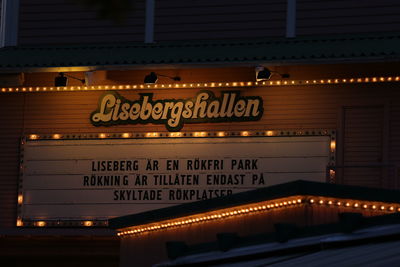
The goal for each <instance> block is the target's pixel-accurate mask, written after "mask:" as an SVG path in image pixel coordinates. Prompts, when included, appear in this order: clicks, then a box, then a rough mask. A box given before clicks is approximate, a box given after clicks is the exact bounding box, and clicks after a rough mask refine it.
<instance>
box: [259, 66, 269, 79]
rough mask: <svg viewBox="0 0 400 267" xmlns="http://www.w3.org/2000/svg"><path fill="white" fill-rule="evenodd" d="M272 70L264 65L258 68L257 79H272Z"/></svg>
mask: <svg viewBox="0 0 400 267" xmlns="http://www.w3.org/2000/svg"><path fill="white" fill-rule="evenodd" d="M271 76H272V72H271V71H270V70H269V69H267V68H264V67H261V68H259V67H257V68H256V81H265V80H269V79H271Z"/></svg>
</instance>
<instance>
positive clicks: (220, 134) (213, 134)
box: [16, 129, 336, 227]
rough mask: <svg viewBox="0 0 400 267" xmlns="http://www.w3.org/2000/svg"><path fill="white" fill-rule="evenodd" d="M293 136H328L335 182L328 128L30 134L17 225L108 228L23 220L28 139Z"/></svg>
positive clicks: (333, 133) (102, 222)
mask: <svg viewBox="0 0 400 267" xmlns="http://www.w3.org/2000/svg"><path fill="white" fill-rule="evenodd" d="M282 136H285V137H293V136H328V137H330V145H329V146H330V147H329V148H330V154H329V163H328V166H327V177H326V181H327V182H330V183H334V182H335V178H336V177H335V175H336V173H335V170H334V168H335V161H336V131H335V130H327V129H322V130H321V129H307V130H287V129H285V130H272V129H271V130H264V131H260V130H259V131H202V132H146V133H139V132H138V133H136V132H125V133H76V134H74V133H65V134H57V133H56V134H28V135H25V136H24V137H23V138H22V139H21V154H20V176H19V186H18V189H19V190H18V197H17V203H18V208H17V221H16V226H18V227H107V226H108V221H107V220H70V221H69V220H54V219H53V220H23V219H22V205H23V191H24V190H23V169H24V160H23V159H24V145H25V144H26V142H32V141H40V140H99V139H148V138H226V137H229V138H235V137H255V138H257V137H282Z"/></svg>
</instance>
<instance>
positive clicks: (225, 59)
mask: <svg viewBox="0 0 400 267" xmlns="http://www.w3.org/2000/svg"><path fill="white" fill-rule="evenodd" d="M399 55H400V33H377V34H371V33H368V34H357V35H334V36H332V35H331V36H307V37H298V38H274V39H248V40H247V39H246V40H245V39H244V40H217V41H196V42H172V43H153V44H143V43H139V44H138V43H116V44H92V45H87V44H77V45H65V44H63V45H48V46H17V47H5V48H2V49H0V71H1V72H24V71H58V70H57V68H76V69H75V70H77V71H78V70H81V71H86V70H95V69H134V68H146V67H152V68H154V67H155V66H156V67H167V66H181V65H190V66H210V65H212V66H214V65H218V64H222V65H223V64H229V65H230V66H234V65H246V64H247V65H253V66H254V64H274V65H282V64H312V63H320V64H322V63H345V62H386V61H398V60H399V58H400V57H399Z"/></svg>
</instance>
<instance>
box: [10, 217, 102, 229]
mask: <svg viewBox="0 0 400 267" xmlns="http://www.w3.org/2000/svg"><path fill="white" fill-rule="evenodd" d="M72 224H73V226H84V227H93V226H106V225H107V221H90V220H86V221H75V222H73V223H72ZM16 225H17V227H22V226H35V227H48V226H50V227H52V226H60V227H62V226H65V225H68V226H70V223H66V222H54V221H44V220H41V221H29V222H24V221H23V220H22V219H21V218H18V219H17V223H16Z"/></svg>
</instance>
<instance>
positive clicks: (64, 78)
mask: <svg viewBox="0 0 400 267" xmlns="http://www.w3.org/2000/svg"><path fill="white" fill-rule="evenodd" d="M68 78H71V79H75V80H78V81H81V83H82V84H85V79H79V78H76V77H74V76H71V75H67V74H65V73H64V72H60V73H59V74H58V76H57V77H56V78H55V79H54V86H56V87H63V86H67V82H68Z"/></svg>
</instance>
